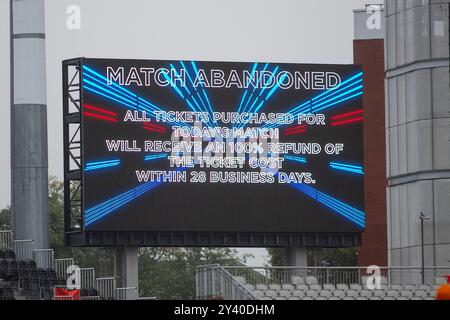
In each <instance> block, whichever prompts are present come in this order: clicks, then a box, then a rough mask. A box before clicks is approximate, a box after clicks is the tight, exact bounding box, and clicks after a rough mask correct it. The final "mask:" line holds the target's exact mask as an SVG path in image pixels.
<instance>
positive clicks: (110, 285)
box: [95, 277, 116, 300]
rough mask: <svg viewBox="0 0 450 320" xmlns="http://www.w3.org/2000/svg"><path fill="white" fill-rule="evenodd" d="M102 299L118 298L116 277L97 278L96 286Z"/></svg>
mask: <svg viewBox="0 0 450 320" xmlns="http://www.w3.org/2000/svg"><path fill="white" fill-rule="evenodd" d="M95 288H96V289H97V291H98V294H99V296H100V297H101V298H102V299H106V300H110V299H115V298H116V278H114V277H108V278H97V279H96V287H95Z"/></svg>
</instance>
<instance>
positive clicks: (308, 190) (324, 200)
mask: <svg viewBox="0 0 450 320" xmlns="http://www.w3.org/2000/svg"><path fill="white" fill-rule="evenodd" d="M290 185H291V186H292V187H294V188H296V189H297V190H299V191H301V192H303V193H304V194H306V195H307V196H309V197H310V198H312V199H314V200H316V201H317V202H319V203H321V204H323V205H324V206H326V207H328V208H330V209H331V210H333V211H334V212H335V213H337V214H339V215H340V216H342V217H344V218H345V219H347V220H349V221H351V222H352V223H354V224H356V225H357V226H358V227H360V228H361V229H364V228H365V225H366V215H365V213H364V212H363V211H361V210H359V209H357V208H355V207H352V206H350V205H348V204H346V203H344V202H342V201H340V200H338V199H336V198H334V197H332V196H330V195H327V194H326V193H323V192H321V191H319V190H317V189H314V188H312V187H310V186H307V185H305V184H302V183H291V184H290Z"/></svg>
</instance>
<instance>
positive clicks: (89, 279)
mask: <svg viewBox="0 0 450 320" xmlns="http://www.w3.org/2000/svg"><path fill="white" fill-rule="evenodd" d="M80 279H81V289H91V288H95V269H94V268H81V269H80Z"/></svg>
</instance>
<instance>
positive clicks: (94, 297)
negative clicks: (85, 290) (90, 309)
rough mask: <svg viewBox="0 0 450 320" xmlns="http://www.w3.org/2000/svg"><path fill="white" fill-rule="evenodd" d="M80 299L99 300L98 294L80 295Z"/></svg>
mask: <svg viewBox="0 0 450 320" xmlns="http://www.w3.org/2000/svg"><path fill="white" fill-rule="evenodd" d="M80 300H100V296H90V297H80Z"/></svg>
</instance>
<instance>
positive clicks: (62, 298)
mask: <svg viewBox="0 0 450 320" xmlns="http://www.w3.org/2000/svg"><path fill="white" fill-rule="evenodd" d="M53 300H74V297H73V296H54V297H53Z"/></svg>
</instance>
